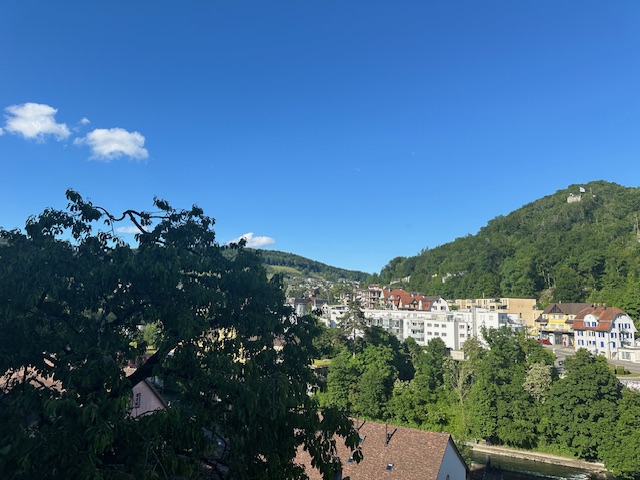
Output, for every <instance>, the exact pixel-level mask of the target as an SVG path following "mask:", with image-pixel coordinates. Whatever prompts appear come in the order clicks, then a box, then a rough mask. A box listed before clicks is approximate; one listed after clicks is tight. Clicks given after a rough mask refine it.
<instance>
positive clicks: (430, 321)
mask: <svg viewBox="0 0 640 480" xmlns="http://www.w3.org/2000/svg"><path fill="white" fill-rule="evenodd" d="M309 294H310V295H309V297H306V298H304V297H302V298H292V297H290V298H287V303H288V304H289V305H290V306H292V307H293V308H294V309H295V311H296V313H297V314H298V315H303V314H305V313H308V312H311V311H316V312H317V311H320V312H321V315H320V318H321V320H322V321H323V322H324V324H325V325H326V326H327V327H329V328H336V327H340V324H341V320H342V318H343V317H344V316H345V314H346V313H347V311H348V310H349V303H350V301H352V300H355V301H357V302H358V304H359V306H360V308H361V309H362V312H363V314H364V318H365V319H366V322H367V324H368V325H369V326H378V327H381V328H383V329H384V330H386V331H388V332H390V333H393V334H394V335H396V336H397V337H398V339H399V340H400V341H404V340H406V339H407V338H413V339H414V340H415V341H416V343H417V344H418V345H420V346H425V345H426V344H427V343H428V342H429V340H431V339H433V338H440V339H441V340H442V341H443V342H444V343H445V345H446V346H447V349H448V350H449V352H450V354H451V356H452V357H453V358H463V353H462V348H463V346H464V343H465V341H466V340H467V339H469V338H472V337H476V338H478V339H479V340H480V341H482V342H483V343H484V341H483V336H482V331H483V329H497V328H500V327H508V328H510V329H512V330H514V331H524V332H526V333H527V335H529V336H531V337H533V338H535V339H537V340H538V341H539V342H540V343H542V344H544V345H557V346H562V347H573V348H574V349H575V350H576V351H577V350H578V349H580V348H584V349H586V350H588V351H589V352H590V353H592V354H595V355H602V356H604V357H605V358H606V359H607V360H621V361H627V362H633V363H640V346H638V345H637V344H636V334H637V329H636V327H635V325H634V322H633V319H632V318H631V317H630V316H629V315H628V314H627V313H626V312H625V311H623V310H621V309H620V308H616V307H614V306H607V305H605V304H596V303H550V304H549V305H548V306H547V307H546V308H544V309H538V308H537V300H536V299H533V298H472V299H453V300H446V299H444V298H442V297H440V296H429V295H424V294H423V293H419V292H407V291H405V290H403V289H400V288H391V287H388V288H384V287H381V286H380V285H369V286H368V287H367V288H364V289H354V290H353V292H352V293H344V294H342V295H341V296H340V299H339V302H338V303H336V304H333V305H332V304H329V302H328V301H327V300H324V299H319V298H316V297H314V296H313V291H311V292H309Z"/></svg>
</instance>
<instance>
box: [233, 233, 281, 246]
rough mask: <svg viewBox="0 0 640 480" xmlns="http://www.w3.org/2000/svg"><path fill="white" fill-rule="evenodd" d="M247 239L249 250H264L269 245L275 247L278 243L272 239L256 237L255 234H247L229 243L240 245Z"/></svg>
mask: <svg viewBox="0 0 640 480" xmlns="http://www.w3.org/2000/svg"><path fill="white" fill-rule="evenodd" d="M242 239H245V240H246V241H247V247H249V248H262V247H266V246H267V245H273V244H274V243H276V240H275V239H274V238H271V237H261V236H258V237H255V236H254V235H253V232H249V233H245V234H244V235H241V236H239V237H238V238H234V239H233V240H231V241H230V242H229V243H238V242H239V241H240V240H242Z"/></svg>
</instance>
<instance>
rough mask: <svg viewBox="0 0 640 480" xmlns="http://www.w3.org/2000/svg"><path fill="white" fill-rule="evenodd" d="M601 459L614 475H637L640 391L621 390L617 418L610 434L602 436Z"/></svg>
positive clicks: (639, 468) (639, 446) (631, 476)
mask: <svg viewBox="0 0 640 480" xmlns="http://www.w3.org/2000/svg"><path fill="white" fill-rule="evenodd" d="M599 451H600V458H601V459H602V460H603V461H604V463H605V465H606V467H607V469H608V470H610V471H611V472H613V474H614V475H615V476H616V477H617V478H638V475H639V474H640V473H639V472H640V392H637V391H633V390H629V389H627V388H625V389H623V391H622V398H621V399H620V402H619V403H618V411H617V420H616V423H615V428H614V430H613V432H612V434H611V435H607V436H606V437H604V439H603V442H602V445H601V446H600V450H599Z"/></svg>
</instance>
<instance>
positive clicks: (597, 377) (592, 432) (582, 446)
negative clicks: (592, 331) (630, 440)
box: [545, 348, 622, 459]
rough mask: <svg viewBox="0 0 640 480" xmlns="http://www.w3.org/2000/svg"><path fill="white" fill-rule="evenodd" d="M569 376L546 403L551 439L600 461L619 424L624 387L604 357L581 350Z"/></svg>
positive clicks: (569, 364) (553, 389)
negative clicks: (604, 444) (603, 444)
mask: <svg viewBox="0 0 640 480" xmlns="http://www.w3.org/2000/svg"><path fill="white" fill-rule="evenodd" d="M565 368H566V375H565V377H564V378H561V379H559V380H558V381H557V382H555V383H554V385H553V386H552V387H551V390H550V392H549V398H548V400H547V402H546V403H545V406H546V407H547V415H548V417H549V420H550V422H551V425H553V427H552V429H551V431H550V432H549V435H551V436H552V437H553V439H554V441H555V442H556V443H558V444H560V445H563V446H565V447H566V448H567V449H569V451H571V452H572V453H573V454H575V455H576V456H578V457H581V458H589V459H595V458H599V453H600V452H599V450H600V447H601V445H602V443H603V441H604V440H605V438H606V437H607V436H608V435H610V434H611V431H612V429H613V428H614V426H615V423H616V410H617V408H616V406H617V404H618V401H619V400H620V397H621V391H622V387H621V386H620V383H619V382H618V380H617V379H616V378H615V376H614V375H613V374H612V373H611V371H610V370H609V367H608V365H607V361H606V360H605V359H604V357H601V356H593V355H592V354H591V353H589V352H588V351H587V350H585V349H582V348H581V349H580V350H578V351H577V352H576V354H575V355H574V356H572V357H568V358H567V360H566V364H565Z"/></svg>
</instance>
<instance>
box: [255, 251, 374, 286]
mask: <svg viewBox="0 0 640 480" xmlns="http://www.w3.org/2000/svg"><path fill="white" fill-rule="evenodd" d="M258 252H259V253H260V255H261V256H262V258H263V260H264V263H265V264H266V265H267V267H268V268H269V270H271V271H273V272H281V273H284V274H285V275H289V276H291V275H296V274H299V275H301V276H306V277H315V278H321V279H323V280H327V281H337V280H339V279H341V278H342V279H346V280H352V281H356V282H361V281H364V280H366V279H367V278H368V277H369V274H368V273H365V272H358V271H354V270H345V269H342V268H337V267H331V266H329V265H326V264H324V263H320V262H316V261H315V260H309V259H308V258H305V257H301V256H300V255H294V254H293V253H285V252H279V251H277V250H259V251H258Z"/></svg>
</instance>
